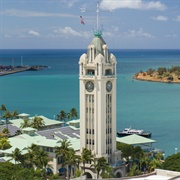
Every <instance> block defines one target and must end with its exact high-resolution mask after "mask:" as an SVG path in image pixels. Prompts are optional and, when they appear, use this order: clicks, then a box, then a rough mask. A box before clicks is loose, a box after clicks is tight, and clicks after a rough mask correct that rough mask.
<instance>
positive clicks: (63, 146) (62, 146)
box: [55, 139, 72, 165]
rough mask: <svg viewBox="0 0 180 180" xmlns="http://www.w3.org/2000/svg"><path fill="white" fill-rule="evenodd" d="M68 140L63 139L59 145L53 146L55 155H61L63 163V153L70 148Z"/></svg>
mask: <svg viewBox="0 0 180 180" xmlns="http://www.w3.org/2000/svg"><path fill="white" fill-rule="evenodd" d="M70 145H71V144H70V142H69V141H68V140H67V139H64V140H63V141H61V144H60V146H56V147H55V154H56V157H57V156H61V157H62V162H63V165H64V162H65V155H66V154H67V153H68V152H69V151H71V150H72V148H71V147H70Z"/></svg>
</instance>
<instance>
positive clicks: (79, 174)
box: [73, 169, 82, 178]
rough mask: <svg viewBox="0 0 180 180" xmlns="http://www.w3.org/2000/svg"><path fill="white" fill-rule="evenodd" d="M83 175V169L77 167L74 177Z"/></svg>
mask: <svg viewBox="0 0 180 180" xmlns="http://www.w3.org/2000/svg"><path fill="white" fill-rule="evenodd" d="M81 176H82V170H79V169H76V170H75V172H74V176H73V178H77V177H81Z"/></svg>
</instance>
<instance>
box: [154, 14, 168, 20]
mask: <svg viewBox="0 0 180 180" xmlns="http://www.w3.org/2000/svg"><path fill="white" fill-rule="evenodd" d="M152 19H153V20H156V21H167V20H168V18H167V17H165V16H161V15H160V16H157V17H152Z"/></svg>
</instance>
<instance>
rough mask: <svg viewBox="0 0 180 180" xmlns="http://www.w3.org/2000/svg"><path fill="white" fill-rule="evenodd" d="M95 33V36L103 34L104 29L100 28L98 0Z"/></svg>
mask: <svg viewBox="0 0 180 180" xmlns="http://www.w3.org/2000/svg"><path fill="white" fill-rule="evenodd" d="M94 35H95V36H101V35H102V30H101V29H99V2H98V1H97V4H96V29H95V30H94Z"/></svg>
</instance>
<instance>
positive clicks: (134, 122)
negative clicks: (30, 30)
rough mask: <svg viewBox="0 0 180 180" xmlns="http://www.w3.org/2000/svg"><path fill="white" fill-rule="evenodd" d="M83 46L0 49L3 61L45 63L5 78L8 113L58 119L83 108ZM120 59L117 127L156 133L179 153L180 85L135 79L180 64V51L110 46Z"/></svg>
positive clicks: (2, 91) (0, 94) (1, 98)
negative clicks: (81, 69)
mask: <svg viewBox="0 0 180 180" xmlns="http://www.w3.org/2000/svg"><path fill="white" fill-rule="evenodd" d="M86 52H87V50H86V49H81V50H71V49H68V50H67V49H66V50H59V49H54V50H52V49H49V50H48V49H46V50H0V65H15V66H18V65H45V66H48V68H45V69H43V70H40V71H26V72H21V73H17V74H12V75H7V76H1V77H0V105H1V104H5V105H6V107H7V109H8V110H9V111H14V110H17V111H18V113H28V114H30V115H31V116H34V115H44V116H46V117H48V118H51V119H54V118H55V117H56V115H57V114H58V113H59V112H60V111H61V110H64V111H66V112H69V111H70V109H71V108H76V109H77V111H78V112H79V77H78V76H79V75H78V74H79V66H78V61H79V57H80V56H81V55H82V54H83V53H86ZM110 52H111V53H113V54H114V55H115V56H116V58H117V62H118V64H117V131H119V130H123V129H124V128H125V127H131V128H137V129H144V130H146V131H150V132H152V139H153V140H156V141H157V142H156V143H154V144H153V147H155V148H158V149H163V150H164V151H165V156H166V157H167V156H169V155H171V154H173V153H175V148H177V151H180V84H168V83H167V84H166V83H157V82H156V83H155V82H145V81H137V80H133V79H132V78H133V75H134V74H135V73H137V72H139V71H140V70H148V68H153V69H156V68H158V67H171V66H175V65H180V50H140V49H138V50H113V49H112V50H110Z"/></svg>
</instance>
